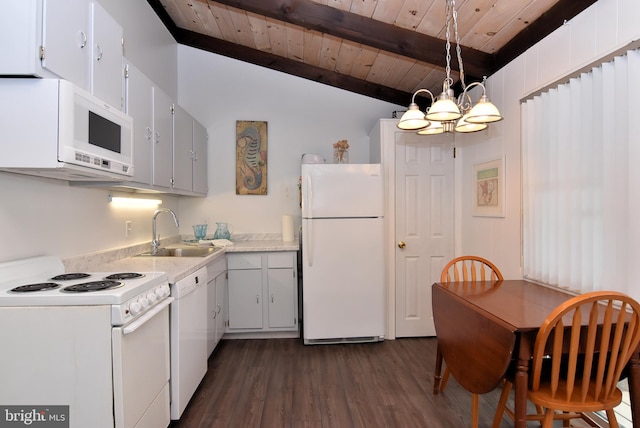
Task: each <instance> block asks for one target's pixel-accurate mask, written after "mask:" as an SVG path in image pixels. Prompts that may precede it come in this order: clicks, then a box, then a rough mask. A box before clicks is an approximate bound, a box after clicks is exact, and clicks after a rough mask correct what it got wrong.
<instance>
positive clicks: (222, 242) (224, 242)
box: [198, 239, 233, 247]
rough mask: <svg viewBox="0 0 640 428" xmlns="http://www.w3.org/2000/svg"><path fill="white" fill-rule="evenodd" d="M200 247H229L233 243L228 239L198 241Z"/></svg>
mask: <svg viewBox="0 0 640 428" xmlns="http://www.w3.org/2000/svg"><path fill="white" fill-rule="evenodd" d="M198 244H200V245H212V246H214V247H229V246H231V245H233V242H231V241H229V240H228V239H201V240H200V241H198Z"/></svg>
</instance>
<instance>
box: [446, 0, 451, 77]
mask: <svg viewBox="0 0 640 428" xmlns="http://www.w3.org/2000/svg"><path fill="white" fill-rule="evenodd" d="M446 14H447V19H446V26H447V27H446V37H447V43H446V44H445V51H446V57H445V58H446V61H447V65H446V68H445V71H446V73H447V79H446V80H445V83H447V82H450V81H451V34H450V33H451V30H450V28H451V2H450V1H449V0H447V7H446Z"/></svg>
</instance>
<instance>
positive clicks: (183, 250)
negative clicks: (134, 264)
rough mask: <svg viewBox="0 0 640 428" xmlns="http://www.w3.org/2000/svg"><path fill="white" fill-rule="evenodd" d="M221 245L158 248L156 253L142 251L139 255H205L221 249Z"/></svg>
mask: <svg viewBox="0 0 640 428" xmlns="http://www.w3.org/2000/svg"><path fill="white" fill-rule="evenodd" d="M220 249H221V248H220V247H178V248H158V251H156V253H155V254H151V252H148V253H142V254H138V256H137V257H205V256H208V255H209V254H213V253H215V252H216V251H219V250H220Z"/></svg>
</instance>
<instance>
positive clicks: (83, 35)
mask: <svg viewBox="0 0 640 428" xmlns="http://www.w3.org/2000/svg"><path fill="white" fill-rule="evenodd" d="M80 38H81V40H80V49H82V48H84V47H85V46H87V34H86V33H85V32H84V31H80Z"/></svg>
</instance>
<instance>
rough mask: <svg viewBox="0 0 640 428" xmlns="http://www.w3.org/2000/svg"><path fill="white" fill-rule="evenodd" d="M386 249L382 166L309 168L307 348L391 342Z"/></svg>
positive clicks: (305, 181) (305, 169) (305, 200)
mask: <svg viewBox="0 0 640 428" xmlns="http://www.w3.org/2000/svg"><path fill="white" fill-rule="evenodd" d="M383 241H384V205H383V181H382V169H381V166H380V164H303V165H302V329H303V339H304V343H305V344H307V345H309V344H318V343H347V342H376V341H380V340H384V334H385V314H386V307H385V301H386V299H385V290H386V287H385V266H384V245H383Z"/></svg>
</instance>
